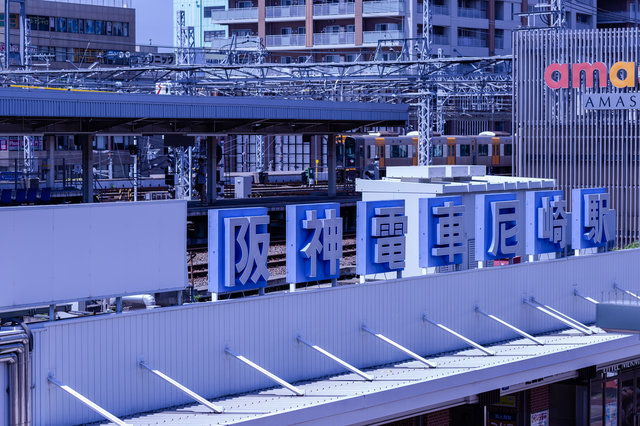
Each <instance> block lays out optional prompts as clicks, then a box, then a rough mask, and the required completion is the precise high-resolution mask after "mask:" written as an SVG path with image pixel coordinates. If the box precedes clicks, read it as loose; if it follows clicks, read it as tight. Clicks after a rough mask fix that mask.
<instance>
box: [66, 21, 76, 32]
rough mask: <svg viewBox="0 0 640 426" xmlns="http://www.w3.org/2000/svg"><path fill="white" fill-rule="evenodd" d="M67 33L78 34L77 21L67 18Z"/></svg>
mask: <svg viewBox="0 0 640 426" xmlns="http://www.w3.org/2000/svg"><path fill="white" fill-rule="evenodd" d="M67 32H70V33H74V34H78V20H77V19H72V18H69V19H67Z"/></svg>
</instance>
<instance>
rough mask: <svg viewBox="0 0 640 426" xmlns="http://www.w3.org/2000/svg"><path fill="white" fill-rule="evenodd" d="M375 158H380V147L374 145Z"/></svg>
mask: <svg viewBox="0 0 640 426" xmlns="http://www.w3.org/2000/svg"><path fill="white" fill-rule="evenodd" d="M376 157H378V158H380V147H379V146H378V145H376Z"/></svg>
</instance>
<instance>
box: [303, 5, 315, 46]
mask: <svg viewBox="0 0 640 426" xmlns="http://www.w3.org/2000/svg"><path fill="white" fill-rule="evenodd" d="M304 30H305V31H306V34H305V36H306V37H305V47H313V1H311V0H309V1H307V2H305V20H304Z"/></svg>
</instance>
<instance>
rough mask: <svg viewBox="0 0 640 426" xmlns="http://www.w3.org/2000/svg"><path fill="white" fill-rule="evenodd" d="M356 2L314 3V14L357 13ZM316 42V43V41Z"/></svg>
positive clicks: (315, 15) (336, 14)
mask: <svg viewBox="0 0 640 426" xmlns="http://www.w3.org/2000/svg"><path fill="white" fill-rule="evenodd" d="M355 13H356V5H355V3H331V4H314V5H313V16H314V17H317V16H338V15H355ZM314 44H315V43H314Z"/></svg>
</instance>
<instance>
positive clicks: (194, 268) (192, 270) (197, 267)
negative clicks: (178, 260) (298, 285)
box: [188, 244, 356, 279]
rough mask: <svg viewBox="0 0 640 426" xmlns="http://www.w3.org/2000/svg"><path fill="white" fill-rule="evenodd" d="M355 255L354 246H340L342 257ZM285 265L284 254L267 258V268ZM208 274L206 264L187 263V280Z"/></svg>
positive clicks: (275, 254) (276, 254) (271, 255)
mask: <svg viewBox="0 0 640 426" xmlns="http://www.w3.org/2000/svg"><path fill="white" fill-rule="evenodd" d="M193 251H198V252H202V251H206V249H202V248H200V249H193V250H190V252H193ZM355 254H356V245H355V244H344V245H343V246H342V256H343V257H348V256H355ZM286 264H287V254H286V253H274V254H270V255H268V256H267V268H277V267H280V266H285V265H286ZM208 274H209V269H208V264H206V263H192V262H189V263H188V276H189V279H191V277H193V278H194V279H195V278H205V277H207V276H208Z"/></svg>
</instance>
